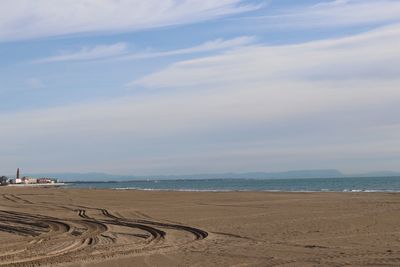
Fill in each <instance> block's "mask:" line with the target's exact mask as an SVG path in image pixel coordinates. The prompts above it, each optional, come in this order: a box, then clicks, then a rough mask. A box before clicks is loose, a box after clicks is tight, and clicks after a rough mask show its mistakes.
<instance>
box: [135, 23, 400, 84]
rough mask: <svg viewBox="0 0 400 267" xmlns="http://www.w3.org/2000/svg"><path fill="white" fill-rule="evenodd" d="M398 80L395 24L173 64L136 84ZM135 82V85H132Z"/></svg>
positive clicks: (399, 35)
mask: <svg viewBox="0 0 400 267" xmlns="http://www.w3.org/2000/svg"><path fill="white" fill-rule="evenodd" d="M398 77H400V24H396V25H392V26H388V27H384V28H381V29H378V30H374V31H371V32H368V33H364V34H359V35H356V36H352V37H346V38H341V39H332V40H325V41H314V42H309V43H303V44H296V45H280V46H265V45H258V46H250V47H243V48H240V49H237V50H234V51H231V52H228V53H225V54H223V55H219V56H214V57H204V58H200V59H194V60H189V61H181V62H178V63H175V64H173V65H171V66H169V67H168V68H166V69H164V70H162V71H160V72H156V73H153V74H150V75H148V76H146V77H143V78H141V79H139V80H137V81H136V84H137V85H141V86H146V87H153V88H154V87H173V88H177V87H186V88H188V87H190V86H195V87H202V88H204V87H205V86H216V85H222V86H223V85H225V86H226V85H229V84H243V85H244V86H246V85H248V84H255V83H261V84H264V85H265V86H267V85H270V84H271V82H272V81H275V82H281V81H282V80H284V81H293V82H297V81H314V82H315V81H322V80H330V81H335V82H340V81H343V80H353V81H365V80H371V79H378V80H392V79H397V78H398ZM134 83H135V82H134Z"/></svg>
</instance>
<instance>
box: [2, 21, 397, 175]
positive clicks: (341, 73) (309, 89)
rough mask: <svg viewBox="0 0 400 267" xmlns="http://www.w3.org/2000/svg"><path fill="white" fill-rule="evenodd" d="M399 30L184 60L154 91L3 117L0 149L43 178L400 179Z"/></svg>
mask: <svg viewBox="0 0 400 267" xmlns="http://www.w3.org/2000/svg"><path fill="white" fill-rule="evenodd" d="M399 33H400V25H392V26H390V27H386V28H381V29H377V30H375V31H372V32H368V33H364V34H361V35H357V36H353V37H348V38H342V39H334V40H325V41H316V42H310V43H304V44H298V45H282V46H263V45H253V46H249V47H243V48H239V49H235V50H233V51H230V52H228V53H225V54H222V55H218V56H212V57H204V58H200V59H196V60H190V61H183V62H179V63H176V64H173V65H171V66H170V67H168V68H166V69H164V70H162V71H160V72H157V73H153V74H151V75H148V76H146V77H144V78H143V79H141V80H139V81H136V82H137V84H140V85H141V86H146V87H150V88H156V89H158V88H162V89H160V90H154V91H153V92H152V94H141V95H135V96H130V97H125V98H120V99H115V100H112V101H111V100H110V101H103V102H95V103H91V104H81V105H74V106H65V107H58V108H47V109H41V110H35V111H29V112H28V111H25V112H18V113H8V114H0V125H1V126H2V131H0V137H1V138H0V147H1V148H2V151H3V153H5V154H7V153H8V151H13V153H18V155H19V157H20V159H21V160H20V161H19V162H22V164H26V165H27V166H29V164H31V165H30V166H29V167H31V168H32V169H33V170H35V171H36V170H37V169H34V168H39V167H38V166H46V167H47V166H52V168H53V169H52V170H51V171H57V170H65V169H66V168H68V169H72V170H73V169H75V170H76V169H78V170H79V171H88V170H90V169H88V168H89V167H88V166H90V168H91V169H92V170H93V169H96V170H99V171H117V169H113V168H117V167H118V170H123V171H124V172H126V173H138V174H143V173H145V174H150V173H168V172H169V173H177V172H187V173H192V172H207V171H237V170H239V171H240V170H244V169H245V168H248V169H247V170H249V171H250V170H284V169H298V168H315V167H316V166H317V168H326V167H327V168H339V169H342V170H351V171H366V170H374V169H393V170H399V168H398V161H399V156H398V155H399V154H398V147H399V138H398V136H399V135H400V126H399V125H400V119H399V116H398V114H400V108H399V105H398V103H399V102H400V90H399V87H400V78H399V77H400V73H399V71H400V34H399ZM27 133H29V134H27ZM11 154H12V153H11ZM77 155H78V156H77ZM171 155H174V156H171ZM24 157H25V160H24ZM32 158H33V159H34V161H32ZM14 160H15V159H14V158H12V157H10V159H3V160H2V162H1V164H3V166H4V167H6V166H7V165H10V164H11V163H12V162H11V161H14ZM49 162H50V163H51V164H49ZM0 166H1V165H0ZM115 166H117V167H115ZM38 171H40V170H38Z"/></svg>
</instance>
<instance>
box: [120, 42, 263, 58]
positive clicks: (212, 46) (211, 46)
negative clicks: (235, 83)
mask: <svg viewBox="0 0 400 267" xmlns="http://www.w3.org/2000/svg"><path fill="white" fill-rule="evenodd" d="M255 41H256V38H255V37H253V36H240V37H236V38H233V39H223V38H219V39H216V40H213V41H208V42H205V43H203V44H200V45H198V46H194V47H190V48H183V49H177V50H172V51H163V52H147V53H136V54H130V55H126V56H124V57H123V58H122V59H124V60H135V59H146V58H157V57H168V56H176V55H186V54H193V53H201V52H210V51H218V50H224V49H231V48H236V47H241V46H245V45H249V44H251V43H254V42H255Z"/></svg>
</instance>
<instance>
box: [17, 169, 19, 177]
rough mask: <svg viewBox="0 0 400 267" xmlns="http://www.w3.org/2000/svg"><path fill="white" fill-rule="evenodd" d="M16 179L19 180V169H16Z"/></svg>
mask: <svg viewBox="0 0 400 267" xmlns="http://www.w3.org/2000/svg"><path fill="white" fill-rule="evenodd" d="M17 179H19V168H18V169H17Z"/></svg>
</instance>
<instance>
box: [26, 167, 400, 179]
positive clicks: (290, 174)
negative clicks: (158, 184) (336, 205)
mask: <svg viewBox="0 0 400 267" xmlns="http://www.w3.org/2000/svg"><path fill="white" fill-rule="evenodd" d="M25 175H27V176H33V177H55V178H58V179H60V180H63V181H88V182H90V181H129V180H146V179H157V180H168V179H169V180H174V179H240V178H242V179H291V178H344V177H388V176H399V177H400V172H392V171H382V172H369V173H360V174H351V175H348V174H343V173H342V172H340V171H338V170H329V169H328V170H297V171H286V172H247V173H216V174H189V175H150V176H135V175H115V174H107V173H97V172H91V173H32V174H25Z"/></svg>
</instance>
